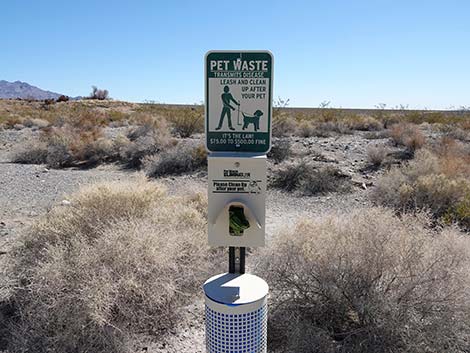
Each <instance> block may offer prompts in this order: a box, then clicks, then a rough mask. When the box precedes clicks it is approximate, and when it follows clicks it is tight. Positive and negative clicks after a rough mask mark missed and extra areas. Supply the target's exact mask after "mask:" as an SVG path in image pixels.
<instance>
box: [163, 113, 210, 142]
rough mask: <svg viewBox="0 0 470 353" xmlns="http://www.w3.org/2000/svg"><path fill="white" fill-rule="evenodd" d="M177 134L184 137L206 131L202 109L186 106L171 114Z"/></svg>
mask: <svg viewBox="0 0 470 353" xmlns="http://www.w3.org/2000/svg"><path fill="white" fill-rule="evenodd" d="M169 121H170V123H171V125H172V126H173V132H174V134H175V135H177V136H180V137H182V138H187V137H191V135H193V134H195V133H200V132H203V131H204V114H203V112H202V111H201V110H200V109H195V108H186V109H183V110H180V111H178V112H173V114H170V115H169Z"/></svg>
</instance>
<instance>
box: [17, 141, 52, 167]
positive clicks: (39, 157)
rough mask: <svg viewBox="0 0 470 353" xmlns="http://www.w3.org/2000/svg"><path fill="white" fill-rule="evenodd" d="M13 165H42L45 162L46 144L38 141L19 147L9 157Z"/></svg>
mask: <svg viewBox="0 0 470 353" xmlns="http://www.w3.org/2000/svg"><path fill="white" fill-rule="evenodd" d="M11 161H12V162H13V163H23V164H44V163H46V161H47V144H46V143H45V142H44V141H41V140H39V139H34V140H30V141H28V142H27V143H25V144H21V145H19V146H18V147H17V148H16V149H15V150H14V151H13V152H12V156H11Z"/></svg>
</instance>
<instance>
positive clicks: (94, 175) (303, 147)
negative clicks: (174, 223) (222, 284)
mask: <svg viewBox="0 0 470 353" xmlns="http://www.w3.org/2000/svg"><path fill="white" fill-rule="evenodd" d="M36 134H37V132H35V131H32V130H30V129H23V130H21V131H15V130H3V131H1V130H0V268H4V264H5V261H7V258H8V252H9V251H10V250H11V249H12V247H13V246H14V244H15V243H16V242H17V240H18V238H19V236H20V235H21V233H22V232H23V231H24V230H25V228H26V227H27V226H28V225H30V224H31V223H32V222H33V221H34V220H35V219H36V218H37V217H38V216H40V215H43V214H44V213H46V212H47V210H48V209H50V208H51V207H52V206H54V205H57V204H59V203H60V202H62V201H63V200H64V199H66V197H67V194H70V193H72V192H74V191H76V190H77V189H78V188H79V187H80V186H81V185H84V184H88V183H93V182H97V181H105V180H124V179H130V178H134V177H135V176H136V175H137V173H136V172H132V171H126V170H122V169H121V168H119V167H118V166H116V165H105V166H100V167H98V168H94V169H88V170H79V169H63V170H49V169H47V168H45V166H42V165H21V164H13V163H9V160H10V154H11V151H12V149H13V148H14V147H13V146H14V145H15V144H16V143H23V142H24V141H26V140H28V139H30V138H32V137H33V136H34V135H36ZM292 143H293V147H294V150H295V151H296V154H297V157H299V158H301V157H302V156H304V158H314V160H315V161H317V160H320V162H318V163H323V164H330V165H331V164H333V165H335V166H337V167H338V168H340V169H341V170H342V171H343V172H344V173H346V174H349V175H350V176H351V177H352V179H353V180H354V181H355V185H356V186H355V187H354V188H353V191H352V192H351V193H347V194H331V195H327V196H318V197H317V196H316V197H299V196H295V195H292V194H289V193H285V192H282V191H278V190H269V191H268V194H267V202H266V206H267V216H266V217H267V219H266V224H267V241H268V242H269V240H270V239H272V238H273V237H274V236H275V235H276V234H277V233H278V232H279V231H280V230H281V229H282V228H284V227H292V226H293V225H294V224H295V223H296V221H297V220H298V219H300V218H309V217H317V216H321V215H323V214H326V213H329V212H331V211H335V210H345V209H351V208H357V207H366V206H368V205H370V203H369V201H368V197H367V195H368V193H369V191H370V189H369V188H366V187H363V186H362V183H364V186H365V184H368V185H371V184H373V181H374V180H375V178H376V177H377V175H378V174H380V172H364V167H365V166H366V150H367V147H368V145H369V144H386V143H387V140H384V139H382V140H367V139H365V138H362V136H361V135H360V134H355V135H342V136H339V137H330V138H310V139H295V138H292ZM312 156H313V157H312ZM276 167H277V166H276V165H271V164H270V167H269V168H270V169H273V168H276ZM160 182H163V183H164V184H165V185H166V186H167V187H168V192H169V193H172V194H178V193H185V192H186V191H187V190H194V189H198V190H206V188H207V173H206V172H198V173H193V174H190V175H185V176H181V177H168V178H162V179H160ZM255 254H256V253H254V254H253V255H251V258H250V257H248V259H247V267H248V269H249V268H250V267H252V263H253V259H254V256H256V255H255ZM2 261H3V263H2ZM0 277H1V271H0ZM0 281H1V278H0ZM0 288H1V283H0ZM0 292H1V291H0ZM1 294H2V293H0V297H1ZM203 308H204V303H203V295H202V290H201V297H200V298H199V300H198V301H196V302H195V303H194V304H193V305H191V306H188V307H186V308H185V309H184V310H183V312H182V320H181V323H180V325H179V326H178V327H177V328H176V329H175V330H174V331H173V332H170V333H169V334H168V336H167V337H166V338H165V339H164V340H163V341H162V342H161V343H158V344H155V343H149V344H146V343H145V340H143V341H142V345H139V346H140V347H139V348H138V351H142V350H145V351H147V352H154V353H164V352H165V353H197V352H204V351H205V346H204V319H203Z"/></svg>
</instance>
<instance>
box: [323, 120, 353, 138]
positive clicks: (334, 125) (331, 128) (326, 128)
mask: <svg viewBox="0 0 470 353" xmlns="http://www.w3.org/2000/svg"><path fill="white" fill-rule="evenodd" d="M331 133H337V134H340V135H344V134H351V128H350V127H349V126H348V125H347V124H346V123H344V122H342V121H326V122H322V123H319V124H318V126H317V132H316V135H317V136H325V137H327V136H331Z"/></svg>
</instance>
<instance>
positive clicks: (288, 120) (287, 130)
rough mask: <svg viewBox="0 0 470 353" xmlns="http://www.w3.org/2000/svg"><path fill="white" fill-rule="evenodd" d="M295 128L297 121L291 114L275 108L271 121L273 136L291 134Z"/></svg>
mask: <svg viewBox="0 0 470 353" xmlns="http://www.w3.org/2000/svg"><path fill="white" fill-rule="evenodd" d="M296 130H297V121H296V120H295V117H294V116H293V115H290V114H287V113H286V112H283V111H281V110H278V109H275V110H274V114H273V121H272V135H273V136H274V137H286V136H291V135H293V134H294V133H295V131H296Z"/></svg>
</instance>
